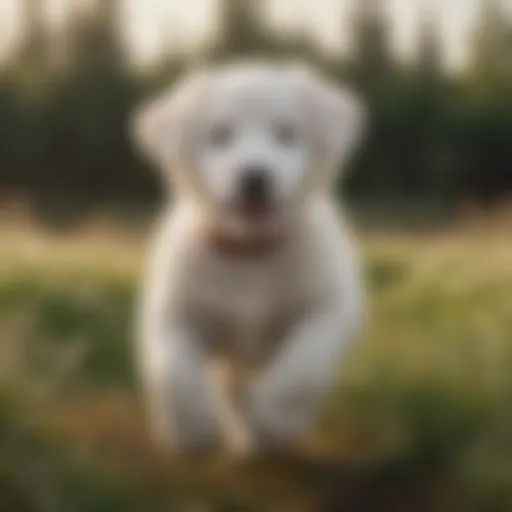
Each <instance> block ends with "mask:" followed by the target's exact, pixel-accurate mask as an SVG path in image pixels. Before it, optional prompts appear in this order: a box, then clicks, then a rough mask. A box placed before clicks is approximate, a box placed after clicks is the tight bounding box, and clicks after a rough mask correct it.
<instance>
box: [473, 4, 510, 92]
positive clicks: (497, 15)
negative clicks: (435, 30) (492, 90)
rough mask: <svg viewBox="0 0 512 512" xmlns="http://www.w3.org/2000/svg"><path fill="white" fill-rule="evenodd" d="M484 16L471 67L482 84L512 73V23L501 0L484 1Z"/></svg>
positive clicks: (504, 78)
mask: <svg viewBox="0 0 512 512" xmlns="http://www.w3.org/2000/svg"><path fill="white" fill-rule="evenodd" d="M481 19H482V23H481V24H480V25H479V26H478V27H477V29H476V33H475V38H474V47H473V61H472V66H471V70H472V72H473V73H474V74H475V76H476V77H477V79H478V81H479V83H480V84H483V85H485V86H493V85H497V84H499V83H503V82H504V81H506V80H507V77H508V78H510V75H511V71H512V67H511V65H512V57H511V51H510V50H511V48H510V47H511V45H512V43H511V39H512V38H511V33H512V30H511V24H510V20H509V18H508V17H507V14H506V13H505V10H504V7H503V3H502V2H501V1H500V0H486V1H485V2H483V5H482V13H481Z"/></svg>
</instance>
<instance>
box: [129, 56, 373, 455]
mask: <svg viewBox="0 0 512 512" xmlns="http://www.w3.org/2000/svg"><path fill="white" fill-rule="evenodd" d="M363 121H364V115H363V109H362V107H361V105H360V104H359V102H358V101H357V100H356V99H355V97H354V96H353V95H352V94H351V93H349V92H348V91H346V90H340V89H338V88H336V87H335V86H334V85H333V84H331V83H329V82H328V81H327V80H326V79H324V78H322V77H320V76H319V75H318V74H316V73H315V72H314V71H310V70H308V69H304V68H302V67H297V66H295V65H292V64H290V65H287V66H283V65H280V66H275V65H271V64H265V63H251V64H243V65H230V66H223V67H218V68H214V69H205V70H201V71H198V72H196V73H194V74H192V75H190V76H188V77H187V78H186V79H184V80H183V81H182V82H181V83H180V84H178V86H176V87H175V88H174V89H173V90H172V91H170V92H165V93H164V94H163V95H162V96H161V97H160V98H157V99H156V100H154V101H152V102H150V104H149V105H147V106H145V107H144V108H143V109H142V110H141V112H140V113H138V114H137V116H136V122H135V129H136V134H137V138H138V141H139V143H140V145H141V146H142V147H143V149H144V150H145V151H146V152H147V153H148V154H149V155H150V156H151V157H152V158H153V160H154V162H155V163H156V164H157V165H158V166H159V167H160V168H161V169H162V170H163V171H164V176H165V178H166V179H167V178H170V181H171V182H172V184H173V187H174V191H175V196H176V198H175V200H174V202H173V204H172V205H171V206H170V208H169V211H168V212H167V213H165V215H164V216H163V219H162V221H161V224H160V227H159V229H158V230H157V234H156V238H155V243H154V246H153V247H152V249H151V257H150V269H149V275H148V277H147V280H146V283H145V284H146V287H145V293H144V294H143V301H142V308H141V313H142V314H141V333H140V344H139V345H138V346H139V348H140V351H139V354H138V357H139V362H140V366H141V369H142V376H143V382H144V386H145V392H146V396H147V401H148V404H149V411H150V414H151V418H152V422H153V425H154V428H155V433H156V435H158V436H159V438H160V439H162V440H164V441H167V442H169V443H172V445H173V446H174V447H175V448H176V449H178V450H181V451H185V452H188V451H190V450H201V449H204V448H207V447H211V446H215V445H216V444H217V443H219V442H223V443H225V444H226V445H227V447H228V448H229V449H232V450H234V451H237V452H250V451H254V450H257V449H259V448H262V447H263V446H276V445H279V444H281V443H288V442H292V441H294V440H296V439H297V438H298V437H300V436H301V435H302V434H304V433H305V432H306V431H307V429H308V428H310V427H311V426H312V424H313V423H314V421H315V418H316V416H317V413H318V410H319V407H320V406H321V404H322V402H323V400H324V398H325V396H326V394H327V392H328V390H329V386H330V385H331V384H332V381H333V377H334V376H335V374H336V371H337V370H338V368H339V364H340V362H341V361H342V360H343V357H344V355H345V354H346V352H347V349H348V347H349V346H350V344H351V342H352V341H353V340H354V337H355V335H356V333H357V328H358V326H359V325H360V321H361V318H362V313H363V289H362V285H361V280H360V274H359V269H358V261H357V257H356V255H355V254H354V250H353V246H352V242H351V240H350V237H349V234H348V230H347V228H346V227H345V226H344V225H343V220H342V218H341V216H340V214H339V212H336V211H335V208H334V201H333V200H332V199H331V197H330V195H329V188H330V185H331V182H332V179H333V178H334V176H335V174H336V171H337V170H338V169H340V168H342V167H343V166H344V165H345V164H346V161H347V160H348V158H349V157H350V155H351V154H352V152H353V150H354V149H355V148H356V146H357V145H358V143H359V141H360V139H361V135H362V131H363V125H364V122H363ZM255 167H257V168H258V169H264V171H265V173H266V178H267V180H268V184H269V190H270V191H271V201H272V208H271V210H269V212H267V214H265V215H263V216H261V218H260V217H258V218H253V217H251V215H249V214H248V215H246V213H248V212H247V211H245V210H243V208H242V209H240V208H238V205H239V204H240V201H239V200H240V188H239V184H240V180H242V179H243V176H244V173H246V172H247V169H254V168H255ZM249 213H250V211H249Z"/></svg>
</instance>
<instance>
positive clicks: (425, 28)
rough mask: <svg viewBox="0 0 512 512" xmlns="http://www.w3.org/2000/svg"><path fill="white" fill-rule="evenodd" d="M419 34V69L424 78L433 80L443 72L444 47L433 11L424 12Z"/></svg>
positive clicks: (421, 76)
mask: <svg viewBox="0 0 512 512" xmlns="http://www.w3.org/2000/svg"><path fill="white" fill-rule="evenodd" d="M421 18H422V23H421V26H420V29H419V36H418V53H417V59H416V62H417V69H418V73H419V75H420V78H421V79H422V80H426V81H428V82H431V81H432V80H434V81H438V80H437V79H439V78H440V76H441V75H442V74H443V48H442V44H441V40H440V36H439V32H438V26H437V18H436V16H435V15H434V13H433V11H431V10H430V11H427V12H424V13H423V16H422V17H421Z"/></svg>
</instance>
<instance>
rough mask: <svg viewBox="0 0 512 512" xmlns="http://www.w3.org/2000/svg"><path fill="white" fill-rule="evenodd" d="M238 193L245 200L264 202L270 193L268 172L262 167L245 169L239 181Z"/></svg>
mask: <svg viewBox="0 0 512 512" xmlns="http://www.w3.org/2000/svg"><path fill="white" fill-rule="evenodd" d="M240 195H241V198H242V200H243V201H246V202H264V201H266V200H267V199H268V196H269V195H270V179H269V174H268V171H267V170H266V169H264V168H263V167H259V166H257V167H250V168H248V169H246V170H245V172H244V173H243V175H242V177H241V181H240Z"/></svg>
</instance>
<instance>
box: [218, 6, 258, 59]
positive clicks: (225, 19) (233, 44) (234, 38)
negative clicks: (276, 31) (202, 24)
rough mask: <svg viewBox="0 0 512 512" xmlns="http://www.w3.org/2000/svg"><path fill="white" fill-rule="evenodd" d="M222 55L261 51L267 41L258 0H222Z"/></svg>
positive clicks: (219, 51) (220, 43)
mask: <svg viewBox="0 0 512 512" xmlns="http://www.w3.org/2000/svg"><path fill="white" fill-rule="evenodd" d="M220 26H221V40H220V42H219V48H217V51H218V53H220V54H221V55H226V54H230V55H247V54H253V53H258V52H260V51H261V50H262V49H263V48H264V47H265V45H266V44H265V43H266V39H267V37H266V34H265V33H264V29H263V27H262V21H261V12H260V3H259V2H258V1H257V0H222V1H221V3H220Z"/></svg>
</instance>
